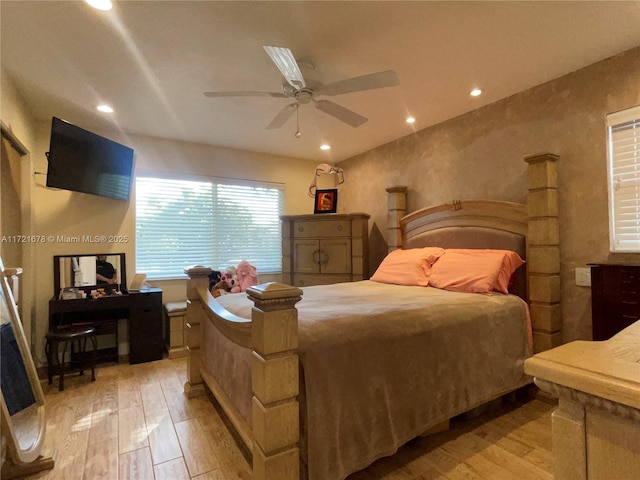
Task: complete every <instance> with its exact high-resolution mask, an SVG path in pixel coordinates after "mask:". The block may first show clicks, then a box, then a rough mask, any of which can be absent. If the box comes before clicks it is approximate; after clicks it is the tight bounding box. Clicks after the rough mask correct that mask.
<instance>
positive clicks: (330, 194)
mask: <svg viewBox="0 0 640 480" xmlns="http://www.w3.org/2000/svg"><path fill="white" fill-rule="evenodd" d="M337 206H338V189H337V188H332V189H329V190H316V203H315V205H314V207H313V213H336V208H337Z"/></svg>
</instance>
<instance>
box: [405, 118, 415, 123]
mask: <svg viewBox="0 0 640 480" xmlns="http://www.w3.org/2000/svg"><path fill="white" fill-rule="evenodd" d="M405 122H407V123H416V119H415V118H413V117H407V119H406V120H405Z"/></svg>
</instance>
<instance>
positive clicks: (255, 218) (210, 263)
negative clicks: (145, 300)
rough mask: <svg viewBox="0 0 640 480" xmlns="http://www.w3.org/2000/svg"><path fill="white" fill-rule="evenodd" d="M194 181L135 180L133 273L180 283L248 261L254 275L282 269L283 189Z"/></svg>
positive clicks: (211, 179) (145, 177) (147, 178)
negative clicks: (191, 271) (202, 269)
mask: <svg viewBox="0 0 640 480" xmlns="http://www.w3.org/2000/svg"><path fill="white" fill-rule="evenodd" d="M228 182H230V180H226V179H213V178H197V179H169V178H158V177H153V176H139V177H137V178H136V271H137V272H141V273H146V274H147V277H148V278H156V279H160V278H181V277H184V276H185V275H184V268H185V267H187V266H190V265H196V264H199V265H204V266H207V267H211V268H213V269H214V270H224V269H226V268H227V267H228V266H230V265H233V266H236V265H237V264H238V263H239V262H240V260H248V261H249V262H250V263H251V264H252V265H254V266H255V267H256V268H257V270H258V274H260V273H267V272H279V271H281V270H282V245H281V233H280V215H282V214H283V213H284V186H283V185H280V184H258V183H253V182H251V183H250V182H242V183H240V181H238V184H230V183H228Z"/></svg>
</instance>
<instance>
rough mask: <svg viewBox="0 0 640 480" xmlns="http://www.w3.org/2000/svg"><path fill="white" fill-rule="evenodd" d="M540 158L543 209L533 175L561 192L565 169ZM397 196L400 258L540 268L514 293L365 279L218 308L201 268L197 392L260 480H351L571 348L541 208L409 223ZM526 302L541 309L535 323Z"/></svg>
mask: <svg viewBox="0 0 640 480" xmlns="http://www.w3.org/2000/svg"><path fill="white" fill-rule="evenodd" d="M526 160H527V162H528V163H529V169H528V170H529V178H530V182H529V189H530V194H529V200H531V198H532V197H536V196H538V194H539V193H540V191H541V190H540V188H541V187H539V186H536V184H535V181H534V182H532V181H531V179H532V177H534V180H535V178H537V177H539V178H544V181H545V182H546V184H545V186H544V187H542V189H543V190H544V189H554V188H555V186H554V185H552V184H550V180H553V175H549V172H550V171H551V170H553V169H554V168H555V167H554V162H555V160H556V157H554V156H551V155H537V156H531V157H528V158H527V159H526ZM542 170H543V172H542V173H544V175H539V174H540V173H541V171H542ZM554 172H555V171H554V170H553V172H552V173H554ZM387 192H388V194H389V200H388V205H389V240H388V244H389V249H390V251H395V250H396V249H398V248H403V249H405V250H407V251H408V250H412V249H418V248H422V247H426V246H433V245H437V246H439V247H443V248H445V249H487V248H491V249H503V250H511V251H515V252H517V253H518V254H520V256H521V257H522V258H527V261H528V262H529V263H528V264H527V267H528V268H525V267H523V268H520V269H518V270H517V271H516V274H515V276H514V278H513V285H512V287H511V289H510V290H509V291H510V292H513V293H510V294H492V295H479V294H477V293H460V292H451V291H447V290H443V289H437V288H432V287H422V286H398V285H390V284H386V283H380V282H374V281H371V280H365V281H361V282H353V283H349V284H337V285H328V286H317V287H307V288H305V290H304V292H303V291H302V290H300V289H298V288H295V287H291V286H288V285H283V284H277V283H273V284H264V285H259V286H257V287H252V288H250V289H249V290H248V291H247V293H248V295H244V294H236V295H226V296H223V297H220V298H218V299H214V298H213V297H212V296H211V295H210V293H209V291H208V288H207V286H208V278H207V275H208V273H209V272H210V270H209V269H205V268H193V269H190V270H188V271H187V273H188V275H189V277H190V280H189V282H188V287H187V297H188V304H187V344H188V345H189V355H188V381H187V383H186V385H185V393H186V394H187V395H188V396H196V395H200V394H203V393H204V392H205V391H206V389H208V390H210V391H211V393H212V394H213V395H214V397H215V398H216V400H217V401H218V403H219V404H220V406H221V407H222V408H223V410H224V411H225V413H226V416H227V417H228V419H229V420H230V423H231V424H232V425H233V429H234V431H235V432H236V433H237V434H238V436H239V438H240V440H241V441H242V443H244V445H246V447H247V450H248V451H250V452H251V454H252V460H253V478H255V479H265V480H267V479H270V480H271V479H272V480H276V479H277V480H288V479H298V478H301V477H302V478H309V479H310V480H341V479H343V478H345V477H346V476H347V475H349V474H350V473H352V472H355V471H357V470H360V469H362V468H364V467H366V466H367V465H369V464H370V463H371V462H372V461H374V460H375V459H377V458H380V457H382V456H387V455H390V454H393V453H394V452H395V450H396V449H397V448H398V447H399V446H401V445H402V444H404V443H406V442H407V441H408V440H410V439H411V438H414V437H416V436H418V435H421V434H425V433H426V432H429V431H434V430H437V429H441V428H446V425H447V422H448V420H449V419H450V418H452V417H454V416H456V415H458V414H461V413H464V412H466V411H468V410H470V409H473V408H475V407H477V406H479V405H481V404H483V403H485V402H488V401H490V400H492V399H494V398H497V397H499V396H501V395H503V394H505V393H508V392H510V391H513V390H515V389H517V388H519V387H521V386H523V385H525V384H527V383H529V382H530V381H531V378H530V377H528V376H527V375H526V374H525V373H524V369H523V364H524V361H525V360H526V359H527V358H528V357H529V356H530V355H531V354H532V351H533V349H534V348H537V349H541V346H542V347H544V344H545V342H549V341H551V343H553V341H554V339H557V338H558V333H559V332H558V331H557V330H552V329H551V327H548V326H547V320H546V319H547V318H548V317H545V316H539V312H541V311H542V312H548V311H549V310H553V308H554V307H555V306H556V305H557V303H558V302H557V301H555V300H556V299H555V297H551V296H547V297H544V295H540V294H539V293H536V292H535V291H534V292H533V293H534V299H533V300H532V299H531V298H530V297H531V295H530V294H531V293H532V289H531V286H532V283H533V284H535V283H536V279H535V277H534V275H539V276H541V277H545V280H546V281H547V282H548V278H547V277H550V276H551V277H552V276H553V274H549V273H548V272H547V270H548V268H549V262H548V259H547V256H546V255H539V259H536V257H535V256H534V257H533V258H532V256H531V253H536V252H538V253H541V252H547V250H548V249H549V248H557V244H556V245H553V244H550V242H549V240H553V239H550V238H549V236H548V235H547V236H546V237H544V235H541V234H540V232H538V230H539V229H540V228H539V227H540V225H542V224H544V225H547V226H548V224H549V222H547V221H546V220H547V218H548V217H546V216H543V217H540V216H537V215H536V210H535V208H534V209H533V210H532V208H531V204H530V205H529V206H527V205H522V204H515V203H509V202H496V201H467V202H458V201H456V202H453V203H452V204H448V205H441V206H437V207H432V208H426V209H421V210H418V211H416V212H414V213H412V214H410V215H404V214H405V208H406V207H405V205H406V189H403V188H398V187H394V188H390V189H388V190H387ZM546 193H548V192H546ZM547 205H548V202H547ZM532 213H533V215H532ZM551 217H553V215H551ZM541 219H542V220H544V222H542V223H540V222H538V221H539V220H541ZM532 220H534V221H532ZM532 224H534V225H535V233H534V243H533V244H532V243H531V242H530V241H529V242H528V241H527V238H529V240H530V239H531V231H530V230H531V225H532ZM543 237H544V238H543ZM540 239H542V240H544V242H546V243H543V242H542V241H541V240H540ZM541 249H542V250H541ZM383 263H384V262H383ZM540 270H543V272H540ZM527 285H529V288H527ZM534 290H535V289H534ZM543 290H544V289H543ZM543 293H544V292H543ZM552 293H553V292H552ZM528 294H529V295H528ZM542 297H544V298H542ZM301 299H302V300H301ZM523 300H528V301H529V303H530V304H531V306H532V307H535V308H531V311H530V313H531V317H529V316H528V313H529V309H528V308H527V306H526V303H525V301H523ZM425 303H429V304H430V305H432V307H430V308H432V310H431V311H430V313H429V315H425V313H424V308H425V306H424V304H425ZM531 324H533V334H532V333H531V330H532V329H531ZM542 349H544V348H542Z"/></svg>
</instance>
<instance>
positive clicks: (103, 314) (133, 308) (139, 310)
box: [49, 288, 164, 364]
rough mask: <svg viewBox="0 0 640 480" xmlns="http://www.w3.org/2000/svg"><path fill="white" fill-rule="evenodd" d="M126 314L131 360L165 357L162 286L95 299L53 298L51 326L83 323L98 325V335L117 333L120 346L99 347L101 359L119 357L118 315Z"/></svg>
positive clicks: (136, 361) (50, 304)
mask: <svg viewBox="0 0 640 480" xmlns="http://www.w3.org/2000/svg"><path fill="white" fill-rule="evenodd" d="M121 318H123V319H124V318H126V319H127V326H128V331H129V363H131V364H133V363H143V362H151V361H154V360H161V359H162V354H163V349H164V345H163V344H164V342H163V339H162V290H161V289H159V288H150V289H149V290H143V291H140V292H136V293H130V294H127V295H108V296H105V297H100V298H97V299H95V300H92V299H89V298H78V299H72V300H59V299H57V298H52V299H51V300H50V301H49V329H53V328H56V327H58V328H60V327H63V326H64V325H74V324H76V325H77V324H83V325H91V326H94V327H96V330H97V335H115V338H116V347H114V348H104V349H100V350H98V362H100V361H112V362H117V361H118V319H121Z"/></svg>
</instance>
